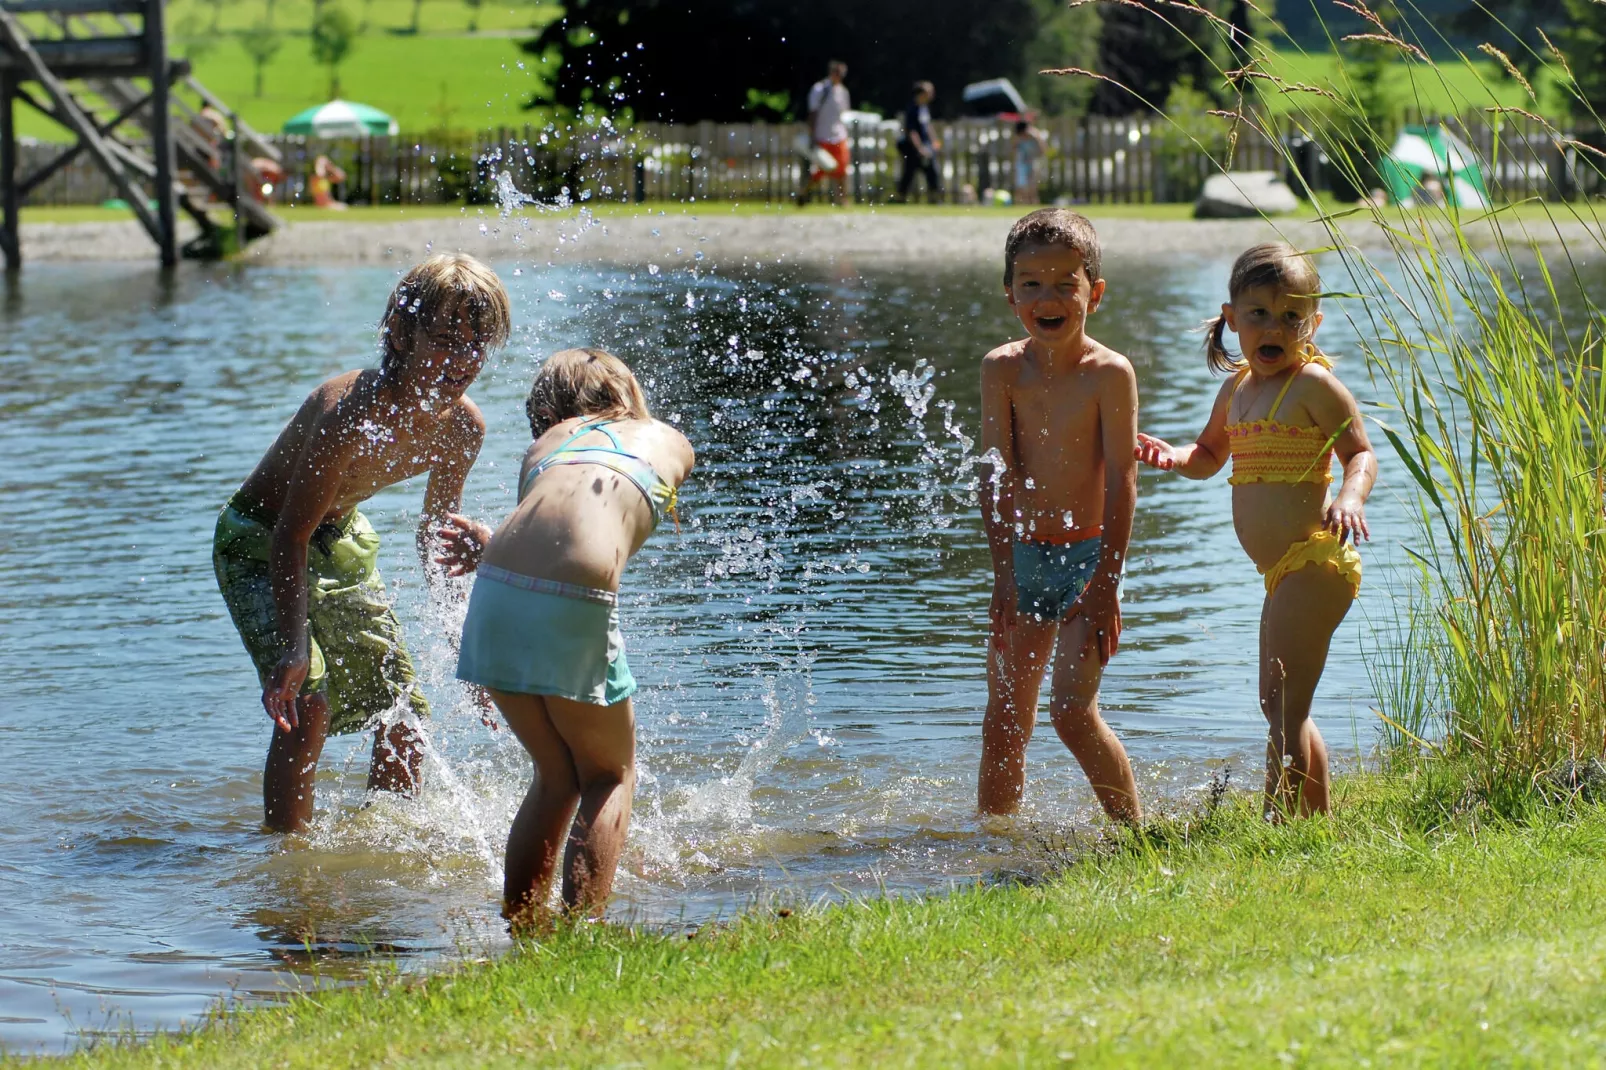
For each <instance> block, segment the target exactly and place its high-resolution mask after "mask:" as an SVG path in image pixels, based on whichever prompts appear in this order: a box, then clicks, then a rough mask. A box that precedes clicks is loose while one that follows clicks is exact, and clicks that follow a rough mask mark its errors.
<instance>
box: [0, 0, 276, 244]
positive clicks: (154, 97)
mask: <svg viewBox="0 0 1606 1070" xmlns="http://www.w3.org/2000/svg"><path fill="white" fill-rule="evenodd" d="M175 90H180V91H179V92H175ZM188 98H193V99H194V101H196V103H192V101H191V99H188ZM19 104H21V105H23V106H26V107H31V108H33V109H34V110H35V111H37V112H39V113H40V114H42V115H45V116H47V117H48V118H50V119H51V120H53V121H54V122H56V123H58V124H60V125H61V126H62V127H64V128H65V129H66V130H68V131H69V132H70V133H71V134H72V135H73V136H74V138H75V139H76V140H75V142H74V143H73V144H71V145H70V146H68V147H66V148H64V149H63V150H62V152H61V153H60V154H59V155H57V156H56V157H55V158H54V159H52V160H50V161H49V162H47V163H45V164H44V165H42V166H41V167H39V168H38V169H37V170H35V171H34V172H33V173H32V174H29V175H19V174H18V173H17V170H18V167H17V151H16V145H17V138H16V122H15V115H16V107H17V106H18V105H19ZM203 109H205V110H206V111H207V112H208V114H207V116H206V117H205V121H201V120H202V117H201V112H202V110H203ZM219 126H221V127H222V129H219ZM84 153H88V154H89V155H90V157H91V158H93V159H94V160H95V162H96V163H97V164H98V165H99V166H100V168H101V169H102V170H103V171H105V172H106V174H107V175H108V176H109V177H110V178H111V180H112V183H113V185H114V186H115V187H116V189H117V191H118V193H119V194H120V195H121V196H122V198H123V199H124V200H125V201H126V202H127V203H128V205H129V208H130V209H131V210H132V211H133V213H134V215H135V217H136V218H137V219H138V220H139V222H140V224H141V225H142V226H143V227H144V228H145V230H146V232H147V233H149V234H150V236H151V240H152V241H154V242H155V244H156V248H157V253H158V256H159V257H160V259H161V262H162V263H163V264H164V265H169V266H170V265H173V264H176V263H177V262H178V259H179V255H180V252H181V250H180V248H179V244H178V223H177V217H178V213H179V212H180V211H183V212H184V213H185V214H186V215H187V216H189V217H190V218H191V219H192V220H194V221H195V223H196V224H197V225H198V226H199V228H200V235H199V237H197V238H196V239H195V240H194V241H192V242H191V243H190V244H189V245H187V246H186V247H185V248H184V249H183V250H182V252H183V253H184V254H186V255H190V256H198V257H208V256H211V257H215V256H220V255H222V253H223V252H224V250H225V248H226V247H227V246H228V245H229V244H230V241H229V240H228V235H227V232H228V231H232V233H233V234H234V235H235V244H240V243H244V242H245V241H249V240H250V239H252V238H255V237H260V236H261V235H263V234H267V233H270V232H272V231H273V230H274V229H276V228H277V227H278V225H279V222H278V220H277V219H276V218H275V217H274V216H273V214H272V213H271V212H269V211H268V210H267V208H266V207H265V206H264V205H263V204H262V203H261V202H260V201H259V200H258V199H257V197H256V196H255V195H254V191H252V190H251V189H250V188H249V187H250V185H251V184H252V183H253V182H254V181H255V179H254V174H255V172H254V170H253V168H252V164H251V161H252V159H253V158H265V159H268V160H271V161H273V162H274V163H278V162H279V153H278V150H277V149H276V148H275V147H274V146H272V145H270V144H268V143H267V142H266V141H265V140H264V139H263V138H261V137H260V136H259V135H258V134H257V133H256V132H255V131H253V130H251V129H250V128H249V127H248V126H246V125H245V124H244V123H242V122H240V121H239V119H238V118H237V117H235V116H233V115H232V113H231V112H230V110H229V109H228V108H227V106H226V105H224V104H223V102H222V101H220V100H218V99H217V98H215V97H214V96H213V95H212V94H211V93H210V92H208V91H207V90H206V88H205V87H204V86H202V85H201V84H200V83H199V82H197V81H196V80H195V79H194V78H193V77H192V76H191V73H190V67H189V63H188V62H187V61H185V60H174V59H171V58H169V56H168V54H167V38H166V34H165V31H164V28H163V0H0V253H3V254H4V258H5V263H6V268H7V270H12V271H14V270H16V269H18V268H19V267H20V266H21V263H22V249H21V239H20V235H19V230H18V214H19V211H20V208H21V206H22V204H23V203H24V202H25V200H26V198H27V196H28V194H29V192H31V191H32V190H34V189H36V188H37V187H38V186H39V185H40V184H41V183H43V182H44V181H45V180H46V179H48V178H49V177H50V176H51V175H52V174H54V173H56V172H57V171H58V170H60V169H61V168H62V167H63V166H65V165H66V164H67V163H70V162H71V161H72V160H73V159H75V158H77V157H78V156H80V155H82V154H84ZM213 205H216V206H218V207H219V208H220V209H221V211H220V212H219V213H217V214H214V210H213V207H212V206H213ZM218 215H221V216H222V218H221V219H220V218H218Z"/></svg>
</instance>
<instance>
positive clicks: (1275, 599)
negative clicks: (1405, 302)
mask: <svg viewBox="0 0 1606 1070" xmlns="http://www.w3.org/2000/svg"><path fill="white" fill-rule="evenodd" d="M1321 289H1322V284H1321V279H1320V278H1318V277H1317V274H1316V267H1315V265H1314V264H1312V263H1311V261H1310V258H1309V257H1307V256H1305V255H1303V254H1301V253H1300V252H1298V251H1297V250H1295V249H1294V248H1292V247H1291V246H1288V245H1285V244H1283V243H1281V242H1271V243H1268V244H1265V245H1257V246H1255V247H1254V248H1253V249H1250V250H1249V251H1248V252H1246V253H1244V254H1243V255H1242V256H1240V257H1239V258H1238V261H1237V263H1235V264H1234V265H1233V268H1232V279H1231V281H1230V282H1229V283H1228V295H1229V297H1230V298H1231V300H1230V301H1228V303H1227V304H1224V305H1222V306H1221V315H1220V316H1218V317H1216V319H1215V320H1214V321H1213V322H1212V323H1211V325H1210V337H1209V341H1208V342H1207V343H1206V353H1207V356H1208V359H1209V361H1210V367H1211V368H1212V369H1213V370H1216V371H1220V372H1226V373H1229V375H1230V378H1229V379H1228V380H1227V381H1226V382H1225V383H1223V384H1222V387H1221V390H1220V391H1219V392H1218V393H1217V395H1216V404H1215V408H1214V409H1213V410H1211V413H1210V420H1209V422H1208V423H1207V424H1205V429H1204V430H1203V431H1202V432H1200V434H1199V438H1198V441H1196V442H1195V443H1194V444H1193V445H1191V446H1172V445H1168V444H1167V443H1165V442H1162V441H1161V440H1159V439H1157V438H1153V437H1151V436H1149V435H1139V436H1138V450H1137V454H1138V457H1139V459H1141V460H1142V461H1143V462H1144V463H1145V464H1150V465H1153V466H1154V467H1156V468H1160V469H1164V470H1166V471H1176V472H1180V473H1182V474H1183V475H1185V476H1187V477H1188V478H1190V479H1209V478H1210V477H1211V476H1213V475H1215V474H1216V473H1217V472H1219V471H1220V470H1221V467H1222V466H1223V465H1225V464H1226V463H1227V459H1228V458H1229V457H1230V458H1232V475H1231V476H1230V477H1229V478H1228V480H1227V482H1229V483H1231V484H1232V520H1233V527H1234V528H1236V529H1237V532H1238V541H1239V543H1240V544H1241V545H1242V546H1243V548H1244V552H1245V553H1247V554H1248V555H1249V558H1250V560H1252V561H1254V563H1255V567H1256V568H1258V569H1259V570H1260V573H1261V575H1263V576H1265V577H1266V602H1265V605H1264V606H1262V607H1261V611H1260V708H1261V711H1262V712H1263V713H1264V714H1265V715H1266V721H1267V723H1268V724H1269V725H1270V738H1269V740H1268V743H1267V750H1266V812H1267V816H1268V817H1280V816H1282V815H1284V814H1293V813H1296V812H1297V813H1300V814H1310V813H1315V812H1325V811H1326V810H1327V809H1328V808H1329V806H1330V799H1329V790H1328V789H1329V781H1328V767H1327V747H1326V745H1325V744H1324V743H1323V742H1322V736H1321V733H1320V732H1318V731H1317V730H1316V725H1315V724H1313V723H1312V722H1311V719H1310V706H1311V699H1312V697H1313V696H1314V695H1315V693H1316V684H1317V681H1319V680H1320V679H1321V676H1322V668H1323V667H1324V666H1325V665H1326V663H1327V648H1328V644H1329V643H1330V642H1331V641H1332V638H1333V631H1334V630H1335V629H1336V628H1337V627H1338V625H1339V622H1340V621H1342V620H1343V619H1344V615H1345V614H1346V613H1348V612H1349V607H1350V603H1351V602H1352V601H1354V599H1355V596H1356V594H1357V593H1358V592H1359V591H1360V587H1361V555H1360V554H1359V553H1358V552H1357V551H1356V549H1355V539H1356V536H1360V537H1363V538H1367V539H1370V538H1371V533H1370V532H1369V531H1368V530H1367V528H1366V497H1367V495H1368V494H1370V493H1371V492H1372V483H1373V481H1374V480H1375V479H1376V478H1377V458H1376V457H1375V456H1374V455H1373V453H1372V447H1371V444H1370V443H1369V442H1368V441H1367V440H1366V428H1365V427H1364V426H1363V425H1362V423H1361V418H1360V413H1359V412H1358V411H1357V410H1356V408H1355V398H1354V397H1353V396H1351V394H1350V392H1349V391H1348V390H1346V389H1345V388H1344V384H1343V383H1341V382H1339V381H1338V377H1337V376H1335V375H1334V374H1333V371H1332V367H1333V364H1332V361H1330V360H1329V359H1328V358H1327V357H1326V355H1324V354H1323V353H1322V352H1321V351H1320V350H1319V349H1317V348H1316V346H1315V343H1314V339H1315V335H1316V328H1317V327H1319V326H1321V322H1322V314H1321V311H1320V300H1319V298H1318V296H1317V295H1318V294H1320V292H1321ZM1227 329H1230V330H1232V331H1233V332H1234V333H1236V334H1237V335H1238V342H1239V346H1240V347H1241V348H1242V350H1243V355H1242V356H1241V357H1233V356H1232V355H1230V354H1229V353H1228V352H1227V350H1226V346H1225V343H1224V341H1223V338H1222V332H1223V331H1224V330H1227ZM1334 453H1337V454H1338V459H1339V462H1340V463H1341V464H1342V465H1343V467H1344V485H1343V488H1342V489H1341V490H1340V491H1339V493H1338V495H1337V497H1333V496H1332V495H1330V494H1329V493H1328V492H1329V485H1330V484H1331V483H1332V478H1333V477H1332V473H1331V471H1330V469H1331V465H1332V459H1333V454H1334Z"/></svg>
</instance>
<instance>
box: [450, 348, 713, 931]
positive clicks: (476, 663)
mask: <svg viewBox="0 0 1606 1070" xmlns="http://www.w3.org/2000/svg"><path fill="white" fill-rule="evenodd" d="M525 410H526V412H527V413H528V415H529V418H530V433H531V434H532V435H533V436H534V438H535V443H534V444H533V445H532V446H531V447H530V449H529V451H528V452H527V453H526V454H525V455H524V466H523V469H522V470H521V472H520V474H519V502H518V505H517V506H516V507H515V508H514V510H513V514H512V515H511V516H509V517H508V518H507V519H506V520H504V521H503V522H502V526H501V527H500V528H498V529H497V530H496V532H495V534H492V532H491V530H490V528H488V527H486V526H485V525H484V524H479V523H476V522H474V521H472V520H469V519H467V518H465V517H461V516H456V515H454V516H452V517H451V518H450V526H449V527H447V528H445V529H443V530H442V531H441V533H440V534H441V537H442V539H443V540H445V543H446V552H445V554H444V555H443V556H442V557H441V558H440V561H441V563H442V564H444V565H446V566H447V569H448V571H449V572H451V573H452V574H453V575H461V574H463V573H465V572H471V571H474V570H475V569H476V568H477V569H478V576H477V577H476V578H475V581H474V591H473V594H472V595H471V596H470V597H469V605H468V617H467V619H466V620H465V621H464V622H463V644H462V651H461V654H460V655H459V657H458V662H457V677H458V679H460V680H464V681H467V682H469V683H472V684H478V685H480V686H482V687H485V688H487V689H489V690H490V693H491V697H492V698H493V699H494V700H495V701H496V705H497V708H498V709H499V710H501V711H502V716H503V717H505V718H506V719H507V723H508V726H509V727H510V728H512V729H513V734H514V735H516V736H518V738H519V742H520V743H522V744H524V749H525V750H527V751H528V752H529V754H530V758H531V759H532V760H533V761H534V763H535V774H536V775H535V782H534V783H533V784H531V785H530V790H529V793H528V794H527V795H526V796H525V799H524V805H523V806H521V807H519V812H518V816H517V817H515V818H514V819H513V828H512V831H511V832H510V833H509V834H508V840H507V865H506V878H505V884H504V889H503V913H504V915H505V916H506V917H507V918H508V919H509V921H510V922H512V927H513V930H514V931H515V933H517V932H522V931H528V930H529V929H531V928H532V927H533V926H535V925H538V924H540V923H542V922H544V920H545V914H546V903H547V895H548V892H549V889H550V887H551V884H552V876H553V873H554V871H555V870H556V869H557V867H558V857H559V853H560V852H561V853H562V856H563V903H564V906H565V909H568V910H577V911H581V912H585V913H596V912H600V911H601V910H602V907H603V906H604V905H605V904H606V903H607V900H608V896H609V894H610V893H611V891H612V889H613V877H614V871H615V869H616V868H617V867H618V865H619V854H620V852H621V851H622V850H623V849H624V844H625V833H626V831H627V829H628V828H629V826H630V806H631V801H632V798H633V796H634V794H635V788H636V723H635V710H634V707H633V705H632V703H631V701H630V696H631V695H632V694H633V693H634V692H635V690H636V681H635V678H634V677H633V676H631V674H630V665H629V663H628V662H627V661H626V660H625V650H624V637H623V636H622V635H621V634H620V631H619V609H618V598H619V582H620V579H621V577H622V575H623V573H624V570H625V563H626V562H627V561H628V560H629V559H630V557H631V556H632V555H634V554H635V552H636V551H637V550H639V549H641V547H642V544H643V543H645V542H646V541H647V538H648V536H650V535H651V534H652V533H653V531H654V530H655V529H656V528H657V527H658V525H659V524H660V523H661V522H662V521H663V518H664V516H665V514H666V513H667V514H670V515H673V510H674V506H675V494H676V490H677V488H678V487H679V486H680V484H681V481H682V480H684V479H685V478H686V474H687V473H688V472H690V471H691V467H692V463H693V460H694V458H693V455H692V448H691V443H689V442H687V441H686V437H685V436H684V435H682V434H681V433H680V432H679V431H676V430H675V429H674V428H673V427H670V426H669V425H668V424H664V423H660V422H658V421H657V420H654V419H653V418H652V416H651V415H650V414H649V413H648V411H647V400H646V398H645V397H644V396H643V395H642V392H641V384H640V383H638V382H637V381H636V377H635V376H634V375H632V374H631V372H630V369H629V368H627V367H626V366H625V364H624V362H623V361H621V360H620V359H619V358H618V357H615V356H613V355H612V354H610V353H605V352H603V351H602V350H600V349H569V350H565V351H563V352H562V353H557V354H555V355H553V356H552V357H550V358H548V359H547V361H546V363H545V364H543V365H542V366H541V370H540V372H539V373H538V374H537V375H536V378H535V385H534V386H533V387H531V389H530V397H529V400H528V401H527V402H526V404H525ZM576 808H578V812H576ZM565 841H567V845H566V846H565Z"/></svg>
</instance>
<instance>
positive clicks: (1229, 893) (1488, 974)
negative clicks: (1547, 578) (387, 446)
mask: <svg viewBox="0 0 1606 1070" xmlns="http://www.w3.org/2000/svg"><path fill="white" fill-rule="evenodd" d="M1413 797H1414V796H1412V794H1411V789H1410V788H1409V787H1408V786H1406V785H1403V784H1401V783H1398V782H1390V781H1382V780H1378V779H1350V780H1340V781H1339V784H1338V803H1339V809H1338V813H1337V815H1336V816H1335V817H1334V818H1332V819H1330V820H1328V819H1317V820H1310V821H1302V822H1296V823H1294V824H1291V825H1288V826H1284V827H1274V826H1268V825H1266V824H1264V823H1263V822H1262V821H1260V820H1259V818H1258V816H1257V813H1258V807H1259V802H1258V799H1253V798H1248V797H1244V798H1240V799H1237V800H1229V801H1228V803H1227V804H1226V805H1225V806H1224V807H1223V808H1222V809H1221V810H1219V811H1217V812H1216V814H1215V815H1213V816H1212V817H1208V818H1205V819H1203V820H1200V821H1195V822H1194V823H1193V827H1192V828H1189V827H1188V826H1187V825H1186V824H1184V823H1177V822H1173V823H1169V824H1167V825H1164V826H1160V827H1157V830H1156V831H1155V832H1153V834H1152V835H1151V836H1150V837H1149V838H1147V839H1146V841H1144V842H1141V843H1134V842H1128V843H1127V844H1126V845H1124V846H1122V847H1120V848H1118V849H1116V850H1113V851H1101V852H1091V853H1089V854H1087V855H1085V856H1084V857H1082V858H1081V859H1080V860H1079V861H1074V862H1072V863H1071V864H1070V865H1069V867H1068V868H1067V869H1065V870H1064V871H1063V872H1062V873H1061V874H1060V875H1059V876H1058V877H1056V878H1054V879H1051V880H1049V881H1047V882H1045V883H1042V884H1040V885H1037V886H1030V887H1023V886H1004V887H993V888H986V889H978V890H971V891H962V892H959V893H956V894H953V895H951V896H947V897H940V898H934V899H928V900H918V899H917V900H875V901H870V902H863V903H857V904H852V905H848V906H843V907H836V908H831V909H807V910H799V911H797V912H796V913H792V914H791V915H790V916H782V915H781V914H780V913H778V912H777V911H775V910H773V909H760V910H755V911H753V912H751V913H749V914H748V915H747V916H746V917H743V918H742V919H740V920H738V921H737V922H736V923H735V924H734V925H731V926H729V927H724V928H705V929H703V930H701V931H700V932H698V933H697V934H696V935H695V938H691V939H688V938H686V937H683V936H678V935H661V934H653V933H647V932H638V931H631V930H628V929H625V928H621V927H617V926H580V927H578V928H577V929H575V930H572V931H567V932H564V933H561V934H560V935H559V936H557V937H556V938H554V939H552V940H550V941H548V942H547V943H545V944H542V945H533V946H529V947H527V948H525V949H523V950H521V951H518V952H515V953H513V954H510V955H508V956H505V957H503V958H500V959H497V960H496V961H493V962H490V963H488V964H479V965H470V966H463V967H459V968H456V969H453V970H450V971H446V972H443V973H441V974H438V975H436V976H433V977H429V978H427V979H424V980H397V979H395V978H388V979H387V978H384V977H376V978H375V979H374V980H373V981H371V982H370V983H368V984H367V985H365V986H361V987H357V988H354V989H349V990H345V991H340V992H332V993H320V994H318V995H316V997H305V998H295V999H292V1000H290V1001H289V1002H288V1003H286V1004H284V1005H280V1006H274V1007H269V1008H266V1009H258V1010H253V1011H248V1012H244V1013H238V1014H232V1015H227V1016H224V1017H222V1018H220V1019H219V1020H218V1021H216V1022H214V1023H213V1024H212V1026H211V1027H210V1028H207V1029H205V1030H203V1031H200V1032H199V1033H197V1034H195V1035H192V1036H189V1037H184V1038H161V1039H158V1040H157V1041H155V1042H153V1043H151V1044H148V1045H144V1046H134V1047H121V1048H103V1049H101V1050H98V1051H95V1052H92V1053H89V1054H86V1055H81V1056H78V1057H76V1058H73V1059H70V1060H68V1063H69V1064H72V1065H78V1066H93V1067H102V1066H104V1067H155V1066H162V1067H187V1066H197V1067H231V1066H240V1067H255V1066H265V1065H273V1066H283V1067H298V1066H308V1067H312V1066H318V1067H322V1066H350V1065H403V1064H405V1065H409V1066H412V1065H433V1066H515V1065H526V1064H527V1063H528V1062H529V1061H531V1060H540V1061H542V1062H544V1063H552V1062H560V1063H563V1064H566V1065H568V1064H573V1065H623V1064H630V1065H655V1066H660V1065H669V1066H676V1065H679V1066H691V1065H698V1066H704V1065H738V1064H740V1065H765V1066H796V1065H900V1066H930V1065H967V1066H968V1065H976V1066H983V1065H986V1066H1015V1065H1033V1066H1041V1065H1045V1064H1054V1063H1056V1062H1061V1061H1074V1062H1075V1063H1076V1064H1079V1065H1094V1066H1133V1065H1177V1064H1178V1063H1181V1062H1182V1061H1184V1060H1191V1061H1193V1062H1194V1063H1195V1064H1197V1065H1203V1066H1212V1067H1214V1066H1266V1065H1275V1064H1276V1063H1277V1062H1278V1061H1279V1060H1281V1061H1283V1062H1289V1063H1292V1064H1293V1065H1307V1066H1354V1065H1362V1063H1361V1061H1362V1060H1372V1061H1373V1062H1374V1064H1379V1063H1380V1064H1389V1065H1400V1064H1405V1065H1420V1064H1435V1065H1474V1064H1478V1065H1487V1064H1491V1063H1501V1062H1508V1063H1521V1064H1540V1063H1547V1064H1550V1065H1579V1064H1581V1063H1584V1062H1588V1061H1589V1060H1592V1059H1598V1058H1599V1056H1600V1051H1601V1050H1602V1048H1601V1046H1602V1044H1603V1043H1606V1022H1603V1020H1602V1019H1601V1017H1600V1015H1599V1013H1598V1009H1599V1007H1600V1005H1601V1001H1602V999H1603V998H1606V980H1603V978H1606V935H1603V934H1602V932H1601V930H1600V927H1599V924H1598V919H1599V918H1600V917H1601V915H1602V911H1603V909H1606V813H1603V812H1602V811H1601V810H1600V809H1598V808H1584V809H1580V810H1578V811H1576V812H1574V811H1566V810H1553V811H1546V812H1540V813H1538V814H1536V815H1534V816H1533V817H1532V818H1531V820H1530V822H1529V823H1528V824H1526V825H1523V826H1518V825H1512V824H1503V823H1498V822H1494V823H1483V824H1479V823H1475V822H1474V821H1472V820H1471V819H1470V818H1466V817H1463V818H1461V819H1459V820H1456V821H1452V822H1450V823H1448V824H1446V823H1443V822H1442V820H1435V821H1430V822H1423V821H1420V820H1419V819H1417V818H1416V817H1414V816H1413V815H1414V814H1415V813H1416V812H1417V811H1415V810H1413V809H1412V807H1411V806H1410V805H1408V803H1409V800H1410V799H1411V798H1413ZM1440 817H1441V819H1442V815H1440ZM1424 825H1432V826H1436V827H1434V828H1433V831H1424Z"/></svg>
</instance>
